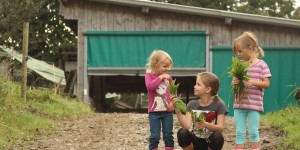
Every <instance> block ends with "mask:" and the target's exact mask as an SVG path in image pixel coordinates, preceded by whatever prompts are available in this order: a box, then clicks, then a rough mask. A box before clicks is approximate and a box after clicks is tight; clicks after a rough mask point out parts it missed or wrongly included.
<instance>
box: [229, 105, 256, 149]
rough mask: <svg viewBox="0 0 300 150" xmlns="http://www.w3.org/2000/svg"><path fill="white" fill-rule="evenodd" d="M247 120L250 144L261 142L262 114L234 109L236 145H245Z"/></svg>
mask: <svg viewBox="0 0 300 150" xmlns="http://www.w3.org/2000/svg"><path fill="white" fill-rule="evenodd" d="M247 118H248V133H249V136H250V142H259V119H260V113H259V112H258V111H255V110H241V109H234V122H235V125H236V141H235V142H236V144H244V143H245V136H246V126H247Z"/></svg>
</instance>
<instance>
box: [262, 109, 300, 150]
mask: <svg viewBox="0 0 300 150" xmlns="http://www.w3.org/2000/svg"><path fill="white" fill-rule="evenodd" d="M298 114H300V108H299V106H296V105H289V106H287V107H286V108H284V109H282V110H280V111H277V112H272V113H267V114H265V115H264V116H263V117H262V120H263V121H264V122H266V123H267V124H268V125H270V126H273V127H278V128H280V129H282V130H283V131H284V132H286V133H287V134H286V137H285V141H284V146H285V147H286V148H289V149H300V142H299V141H300V124H299V122H300V117H299V116H298Z"/></svg>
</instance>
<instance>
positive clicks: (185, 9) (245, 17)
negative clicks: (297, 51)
mask: <svg viewBox="0 0 300 150" xmlns="http://www.w3.org/2000/svg"><path fill="white" fill-rule="evenodd" d="M86 1H94V2H102V3H111V4H118V5H125V6H132V7H141V8H144V7H148V8H149V9H150V11H151V10H152V9H153V10H162V11H170V12H176V13H185V14H192V15H200V16H208V17H214V18H224V19H229V20H230V21H234V20H238V21H245V22H253V23H261V24H270V25H277V26H285V27H292V28H300V20H294V19H286V18H279V17H269V16H262V15H254V14H246V13H238V12H232V11H223V10H216V9H208V8H201V7H192V6H185V5H177V4H169V3H162V2H154V1H141V0H86Z"/></svg>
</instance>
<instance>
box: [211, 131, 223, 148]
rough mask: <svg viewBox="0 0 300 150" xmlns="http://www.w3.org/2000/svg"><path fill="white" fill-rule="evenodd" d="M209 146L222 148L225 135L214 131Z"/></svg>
mask: <svg viewBox="0 0 300 150" xmlns="http://www.w3.org/2000/svg"><path fill="white" fill-rule="evenodd" d="M208 140H209V143H208V146H209V148H211V149H213V150H221V149H222V147H223V145H224V137H223V135H222V133H219V132H214V133H212V134H211V135H210V136H209V138H208Z"/></svg>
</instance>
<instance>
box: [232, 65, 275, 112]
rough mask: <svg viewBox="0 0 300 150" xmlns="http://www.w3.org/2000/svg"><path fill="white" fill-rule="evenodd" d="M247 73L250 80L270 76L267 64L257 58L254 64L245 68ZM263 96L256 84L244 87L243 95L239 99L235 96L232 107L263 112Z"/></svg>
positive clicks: (261, 89) (262, 90)
mask: <svg viewBox="0 0 300 150" xmlns="http://www.w3.org/2000/svg"><path fill="white" fill-rule="evenodd" d="M247 75H249V76H250V79H251V80H259V81H262V80H263V78H271V77H272V75H271V72H270V69H269V67H268V65H267V64H266V62H264V61H263V60H259V61H258V62H256V63H255V64H252V65H251V67H250V68H248V69H247ZM263 97H264V89H263V88H258V87H256V86H251V87H245V93H244V95H243V96H242V97H241V98H240V99H239V100H238V99H237V97H235V100H234V105H233V108H234V109H247V110H256V111H259V112H264V106H263Z"/></svg>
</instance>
